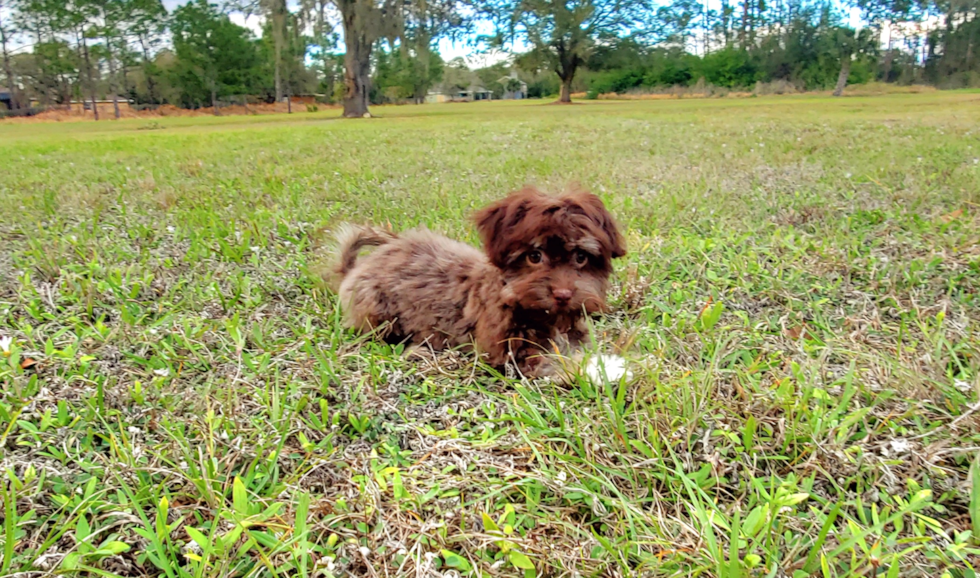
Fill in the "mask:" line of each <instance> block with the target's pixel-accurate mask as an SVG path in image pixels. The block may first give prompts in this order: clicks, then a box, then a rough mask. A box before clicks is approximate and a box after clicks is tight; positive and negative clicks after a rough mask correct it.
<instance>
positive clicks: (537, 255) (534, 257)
mask: <svg viewBox="0 0 980 578" xmlns="http://www.w3.org/2000/svg"><path fill="white" fill-rule="evenodd" d="M527 262H528V263H531V264H532V265H537V264H538V263H540V262H541V251H531V252H530V253H528V254H527Z"/></svg>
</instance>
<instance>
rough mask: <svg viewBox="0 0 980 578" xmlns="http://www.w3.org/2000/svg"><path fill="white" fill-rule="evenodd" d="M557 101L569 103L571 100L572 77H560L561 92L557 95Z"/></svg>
mask: <svg viewBox="0 0 980 578" xmlns="http://www.w3.org/2000/svg"><path fill="white" fill-rule="evenodd" d="M558 102H563V103H566V104H570V103H571V102H572V79H571V78H568V79H564V78H563V79H562V81H561V94H560V96H559V97H558Z"/></svg>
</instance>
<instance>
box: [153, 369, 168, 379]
mask: <svg viewBox="0 0 980 578" xmlns="http://www.w3.org/2000/svg"><path fill="white" fill-rule="evenodd" d="M153 373H155V374H157V375H159V376H160V377H167V376H168V375H170V368H168V367H164V368H161V369H154V370H153Z"/></svg>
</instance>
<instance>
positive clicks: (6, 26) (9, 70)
mask: <svg viewBox="0 0 980 578" xmlns="http://www.w3.org/2000/svg"><path fill="white" fill-rule="evenodd" d="M3 11H4V3H3V0H0V49H2V50H3V73H4V76H6V78H7V89H8V90H10V97H11V99H12V100H11V105H12V106H13V108H15V109H17V108H20V98H19V97H18V95H17V93H18V90H17V79H16V78H15V77H14V69H13V67H12V66H11V64H10V52H9V51H8V50H7V42H8V41H9V40H10V38H11V37H12V36H13V35H14V34H15V32H16V31H15V29H14V28H13V23H12V21H11V19H10V18H4V14H3Z"/></svg>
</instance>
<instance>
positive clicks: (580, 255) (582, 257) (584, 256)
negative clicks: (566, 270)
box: [575, 249, 589, 265]
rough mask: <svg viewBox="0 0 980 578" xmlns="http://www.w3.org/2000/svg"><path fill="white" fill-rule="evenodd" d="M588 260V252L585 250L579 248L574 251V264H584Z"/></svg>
mask: <svg viewBox="0 0 980 578" xmlns="http://www.w3.org/2000/svg"><path fill="white" fill-rule="evenodd" d="M588 260H589V254H588V253H586V252H585V251H583V250H581V249H579V250H578V251H575V264H576V265H585V262H586V261H588Z"/></svg>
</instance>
